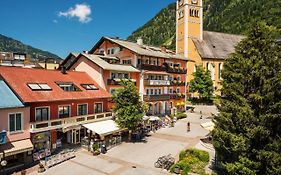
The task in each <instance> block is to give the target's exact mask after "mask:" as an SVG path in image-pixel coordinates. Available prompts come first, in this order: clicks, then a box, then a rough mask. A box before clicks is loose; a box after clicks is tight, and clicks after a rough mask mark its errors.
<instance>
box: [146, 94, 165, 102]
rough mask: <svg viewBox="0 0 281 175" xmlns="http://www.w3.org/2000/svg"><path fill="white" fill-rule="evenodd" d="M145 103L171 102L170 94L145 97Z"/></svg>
mask: <svg viewBox="0 0 281 175" xmlns="http://www.w3.org/2000/svg"><path fill="white" fill-rule="evenodd" d="M143 99H144V101H165V100H170V95H169V94H161V95H144V96H143Z"/></svg>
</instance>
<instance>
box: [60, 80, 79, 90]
mask: <svg viewBox="0 0 281 175" xmlns="http://www.w3.org/2000/svg"><path fill="white" fill-rule="evenodd" d="M57 85H58V86H59V87H60V88H61V89H62V90H64V91H81V90H80V89H79V88H78V87H77V86H75V85H74V84H73V83H69V82H67V83H63V82H57Z"/></svg>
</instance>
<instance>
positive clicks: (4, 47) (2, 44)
mask: <svg viewBox="0 0 281 175" xmlns="http://www.w3.org/2000/svg"><path fill="white" fill-rule="evenodd" d="M0 51H2V52H20V53H27V54H28V55H30V56H31V58H32V59H39V61H43V60H44V59H45V58H52V59H54V60H57V61H61V60H62V59H61V58H60V57H59V56H57V55H55V54H53V53H50V52H48V51H43V50H40V49H37V48H34V47H31V46H29V45H26V44H23V43H22V42H20V41H17V40H15V39H13V38H9V37H7V36H4V35H1V34H0Z"/></svg>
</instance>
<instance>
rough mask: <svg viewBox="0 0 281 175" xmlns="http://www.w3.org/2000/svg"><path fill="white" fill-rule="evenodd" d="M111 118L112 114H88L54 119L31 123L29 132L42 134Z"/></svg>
mask: <svg viewBox="0 0 281 175" xmlns="http://www.w3.org/2000/svg"><path fill="white" fill-rule="evenodd" d="M112 117H113V114H112V112H105V113H98V114H90V115H84V116H76V117H69V118H63V119H55V120H48V121H41V122H31V123H30V132H32V133H34V132H42V131H46V130H51V129H59V128H63V127H70V126H75V125H79V124H86V123H92V122H97V121H102V120H107V119H111V118H112Z"/></svg>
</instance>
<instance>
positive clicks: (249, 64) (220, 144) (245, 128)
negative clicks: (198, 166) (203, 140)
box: [212, 22, 281, 175]
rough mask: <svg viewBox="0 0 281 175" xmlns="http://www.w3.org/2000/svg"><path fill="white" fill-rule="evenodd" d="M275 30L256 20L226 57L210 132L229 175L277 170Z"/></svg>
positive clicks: (279, 64) (280, 140) (279, 101)
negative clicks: (212, 127)
mask: <svg viewBox="0 0 281 175" xmlns="http://www.w3.org/2000/svg"><path fill="white" fill-rule="evenodd" d="M275 31H276V29H275V28H273V27H270V26H267V25H266V23H264V22H259V23H256V24H254V25H253V26H252V27H251V29H250V30H249V32H248V33H247V37H246V38H245V39H243V40H242V41H241V42H240V43H239V44H238V45H237V46H236V49H235V53H234V54H232V55H231V56H229V57H228V58H227V59H226V61H225V63H224V69H223V72H222V78H223V82H222V89H221V91H222V94H223V96H222V97H220V104H218V105H217V106H218V109H219V114H218V115H217V116H215V120H214V121H215V125H216V126H215V129H214V130H213V133H212V134H213V140H214V147H215V149H216V153H217V160H218V161H219V163H220V164H221V165H222V167H223V169H224V170H225V171H226V173H227V174H230V175H232V174H233V175H238V174H245V175H250V174H260V175H267V174H268V175H269V174H270V175H272V174H273V175H274V174H276V175H277V174H281V59H280V58H281V47H280V45H278V44H276V39H275V38H274V37H273V36H274V34H275Z"/></svg>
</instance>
